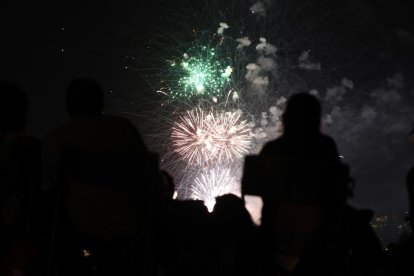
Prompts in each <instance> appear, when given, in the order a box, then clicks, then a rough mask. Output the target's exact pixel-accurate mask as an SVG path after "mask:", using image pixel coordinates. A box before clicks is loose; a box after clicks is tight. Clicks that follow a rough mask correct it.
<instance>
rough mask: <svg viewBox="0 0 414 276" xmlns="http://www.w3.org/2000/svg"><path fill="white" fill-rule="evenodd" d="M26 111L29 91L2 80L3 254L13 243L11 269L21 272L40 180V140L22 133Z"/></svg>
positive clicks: (0, 230)
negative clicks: (26, 91)
mask: <svg viewBox="0 0 414 276" xmlns="http://www.w3.org/2000/svg"><path fill="white" fill-rule="evenodd" d="M27 110H28V100H27V97H26V93H25V92H24V91H23V90H21V89H20V88H19V87H17V86H16V85H14V84H11V83H7V82H0V239H1V243H0V248H1V250H0V251H1V256H3V254H6V253H7V251H9V249H10V246H12V247H11V250H10V251H9V252H8V257H7V261H6V262H7V263H8V265H9V266H11V267H9V268H8V269H14V270H16V271H20V272H23V271H25V266H27V265H28V264H29V263H28V261H29V258H28V256H26V257H22V255H24V251H25V250H26V249H28V246H27V245H28V244H27V238H28V235H29V234H32V222H33V215H34V211H33V209H34V208H33V205H34V201H35V195H36V194H37V191H38V188H39V183H40V143H39V141H38V140H36V139H34V138H32V137H29V136H27V135H25V134H23V130H24V128H25V125H26V118H27ZM28 250H29V249H28ZM6 270H7V268H6ZM2 273H7V272H6V271H0V274H2Z"/></svg>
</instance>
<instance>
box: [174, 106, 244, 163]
mask: <svg viewBox="0 0 414 276" xmlns="http://www.w3.org/2000/svg"><path fill="white" fill-rule="evenodd" d="M251 130H252V129H251V127H250V125H249V124H248V123H247V122H246V121H244V120H242V119H241V114H240V113H239V112H232V111H229V112H216V111H214V110H212V109H211V110H210V111H208V112H206V111H204V110H203V109H201V108H196V109H193V110H190V111H187V114H186V115H184V116H181V117H180V120H179V121H178V122H175V123H174V126H173V128H172V134H171V138H172V144H173V147H174V150H175V152H176V153H178V154H179V155H180V156H181V157H182V159H184V160H186V161H187V162H188V163H189V164H193V163H197V164H205V163H213V162H219V163H223V162H231V161H233V160H235V159H238V158H241V157H243V156H244V155H245V154H247V153H248V151H249V149H250V147H251V142H252V136H251Z"/></svg>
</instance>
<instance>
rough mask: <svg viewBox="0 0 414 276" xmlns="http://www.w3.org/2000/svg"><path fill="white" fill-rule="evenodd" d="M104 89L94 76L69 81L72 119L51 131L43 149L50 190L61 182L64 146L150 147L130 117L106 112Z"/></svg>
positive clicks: (141, 149) (124, 149)
mask: <svg viewBox="0 0 414 276" xmlns="http://www.w3.org/2000/svg"><path fill="white" fill-rule="evenodd" d="M103 109H104V92H103V90H102V88H101V86H100V85H99V84H98V83H97V82H96V81H94V80H91V79H77V80H74V81H73V82H72V83H70V85H69V87H68V89H67V94H66V111H67V113H68V114H69V116H70V118H71V121H70V122H67V123H65V124H63V125H62V126H60V127H57V128H56V129H54V130H52V131H51V132H50V133H49V134H48V135H47V136H46V138H45V140H44V143H43V149H42V161H43V181H42V188H43V189H44V190H50V189H53V188H54V187H56V185H57V183H58V180H59V179H58V174H57V173H58V168H57V163H58V161H59V155H60V153H61V150H62V149H63V148H64V147H69V148H76V149H81V150H91V151H109V152H129V151H134V152H141V153H143V154H144V155H145V154H147V153H148V149H147V147H146V145H145V144H144V142H143V140H142V138H141V136H140V134H139V132H138V131H137V129H136V128H135V127H134V125H132V123H130V122H129V121H128V120H126V119H124V118H121V117H117V116H107V115H103Z"/></svg>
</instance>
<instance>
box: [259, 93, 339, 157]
mask: <svg viewBox="0 0 414 276" xmlns="http://www.w3.org/2000/svg"><path fill="white" fill-rule="evenodd" d="M282 121H283V135H282V136H281V137H279V138H278V139H276V140H274V141H271V142H268V143H267V144H266V145H265V146H264V147H263V149H262V151H261V153H260V155H262V156H269V157H280V158H293V159H297V158H301V159H303V158H307V159H312V160H321V161H330V162H335V161H339V154H338V150H337V148H336V144H335V142H334V140H333V139H332V138H330V137H329V136H327V135H324V134H322V133H321V131H320V123H321V106H320V104H319V101H318V100H317V99H316V98H315V97H314V96H312V95H310V94H307V93H299V94H295V95H293V96H292V97H291V98H290V99H289V100H288V102H287V105H286V110H285V112H284V114H283V117H282Z"/></svg>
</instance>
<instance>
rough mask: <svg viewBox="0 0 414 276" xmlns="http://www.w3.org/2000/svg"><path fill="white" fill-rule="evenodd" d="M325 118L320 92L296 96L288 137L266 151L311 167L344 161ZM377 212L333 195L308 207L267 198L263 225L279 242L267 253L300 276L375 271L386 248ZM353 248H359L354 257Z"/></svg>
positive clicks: (286, 119) (286, 120)
mask: <svg viewBox="0 0 414 276" xmlns="http://www.w3.org/2000/svg"><path fill="white" fill-rule="evenodd" d="M320 118H321V106H320V104H319V101H318V100H317V99H316V98H315V97H314V96H312V95H310V94H307V93H299V94H295V95H293V96H292V97H291V98H290V99H289V100H288V102H287V106H286V110H285V113H284V114H283V117H282V120H283V127H284V129H283V134H282V136H281V137H279V138H278V139H276V140H274V141H271V142H269V143H267V144H266V145H265V146H264V148H263V150H262V152H261V153H260V155H261V156H265V157H274V158H281V159H282V160H291V161H295V162H296V161H298V162H307V163H306V164H309V165H312V163H313V162H315V163H321V164H331V165H332V166H335V165H336V164H338V165H339V164H340V159H339V154H338V151H337V147H336V144H335V142H334V140H333V139H332V138H330V137H329V136H327V135H324V134H322V133H321V131H320V123H321V121H320ZM298 173H300V172H298ZM322 173H323V172H322ZM303 185H308V183H303ZM304 187H305V186H304ZM334 188H335V187H334ZM298 189H300V186H299V188H298ZM338 189H341V187H338ZM338 191H339V190H338ZM345 197H346V195H345V191H344V197H343V198H344V199H345ZM275 204H276V205H275ZM275 209H279V210H282V211H280V212H279V211H275ZM283 210H284V211H283ZM371 216H372V214H371V213H370V212H369V211H368V212H367V211H358V210H355V209H353V208H351V207H349V206H346V205H345V202H337V203H336V202H332V201H331V200H329V199H326V202H320V203H318V202H313V203H312V204H304V205H303V204H301V203H300V202H299V204H297V203H295V202H292V203H289V202H287V204H283V205H278V203H270V204H269V202H265V200H264V206H263V211H262V229H263V231H264V236H265V237H266V239H268V240H270V241H272V243H273V245H272V246H273V248H269V247H267V245H265V251H266V250H268V252H269V251H270V253H269V254H268V255H270V258H273V259H275V260H276V261H277V263H278V265H279V268H276V270H278V269H279V270H281V271H285V272H286V271H287V272H292V271H294V272H295V273H297V274H298V275H313V274H315V273H316V274H319V275H325V274H326V275H331V274H333V273H335V272H338V271H340V270H342V272H344V271H347V270H352V269H356V270H355V271H357V272H358V273H362V275H366V274H365V273H367V272H368V273H369V270H370V269H372V270H371V271H372V272H374V271H375V268H376V267H373V266H375V265H378V262H379V260H381V258H382V253H381V246H380V244H379V242H378V239H377V238H376V236H375V234H374V233H373V231H372V229H371V228H370V226H369V220H370V218H371ZM281 237H282V238H281ZM338 237H339V238H338ZM352 251H356V252H353V253H352V256H350V255H349V252H352ZM272 252H276V253H272ZM328 252H329V253H328ZM272 255H273V257H272ZM268 257H269V256H267V257H266V256H265V257H264V258H268ZM322 260H324V261H322ZM269 262H271V261H269ZM347 266H348V267H347ZM356 266H358V267H356ZM351 273H352V272H351ZM367 275H369V274H367Z"/></svg>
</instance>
